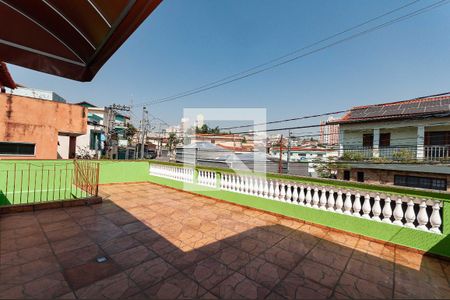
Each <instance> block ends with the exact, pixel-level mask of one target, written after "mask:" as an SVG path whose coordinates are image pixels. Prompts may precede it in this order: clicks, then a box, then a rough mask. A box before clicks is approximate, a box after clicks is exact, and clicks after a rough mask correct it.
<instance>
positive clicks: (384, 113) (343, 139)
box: [330, 94, 450, 190]
mask: <svg viewBox="0 0 450 300" xmlns="http://www.w3.org/2000/svg"><path fill="white" fill-rule="evenodd" d="M330 124H339V126H340V132H339V156H340V158H341V159H342V160H345V161H352V162H351V163H349V164H348V166H347V167H346V168H345V169H343V170H340V172H339V178H340V179H344V180H354V181H360V182H371V183H372V182H373V183H381V184H391V185H399V186H409V187H417V188H428V189H437V190H449V187H448V181H449V180H450V168H449V166H448V165H445V164H439V163H448V161H449V159H450V94H446V95H440V96H435V97H425V98H419V99H412V100H407V101H400V102H392V103H384V104H377V105H368V106H359V107H354V108H352V109H351V110H350V111H349V112H348V113H347V114H346V115H345V116H344V117H343V118H341V119H339V120H336V121H332V122H330ZM363 161H364V162H363ZM413 162H427V164H426V165H424V164H415V163H413Z"/></svg>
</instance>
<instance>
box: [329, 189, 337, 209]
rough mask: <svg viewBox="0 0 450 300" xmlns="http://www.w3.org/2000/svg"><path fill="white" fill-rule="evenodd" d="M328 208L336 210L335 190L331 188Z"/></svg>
mask: <svg viewBox="0 0 450 300" xmlns="http://www.w3.org/2000/svg"><path fill="white" fill-rule="evenodd" d="M327 202H328V208H327V209H328V210H329V211H334V204H335V202H336V201H335V200H334V191H333V190H330V192H329V194H328V201H327Z"/></svg>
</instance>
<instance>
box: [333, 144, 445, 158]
mask: <svg viewBox="0 0 450 300" xmlns="http://www.w3.org/2000/svg"><path fill="white" fill-rule="evenodd" d="M376 153H378V155H376ZM417 154H418V150H417V146H389V147H379V148H378V149H377V148H374V147H363V146H345V145H344V147H343V155H341V158H342V159H344V160H371V159H386V160H391V161H410V162H412V161H417V160H425V161H431V162H443V161H449V160H450V145H435V146H433V145H425V146H424V148H423V158H418V155H417Z"/></svg>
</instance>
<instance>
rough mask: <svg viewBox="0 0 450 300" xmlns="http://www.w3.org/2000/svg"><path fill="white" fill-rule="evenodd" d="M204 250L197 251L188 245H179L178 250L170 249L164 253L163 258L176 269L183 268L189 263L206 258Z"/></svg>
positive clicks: (188, 265)
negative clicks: (170, 250)
mask: <svg viewBox="0 0 450 300" xmlns="http://www.w3.org/2000/svg"><path fill="white" fill-rule="evenodd" d="M208 256H209V255H207V254H206V253H204V252H201V251H198V250H196V249H194V248H192V247H190V246H186V248H185V247H183V246H181V249H180V250H176V251H172V252H169V253H167V254H166V255H164V259H165V260H166V261H168V262H169V263H170V264H171V265H172V266H174V267H175V268H176V269H178V270H183V269H185V268H187V267H190V266H191V265H193V264H195V263H197V262H199V261H201V260H203V259H205V258H207V257H208Z"/></svg>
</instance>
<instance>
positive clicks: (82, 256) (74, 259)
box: [56, 244, 106, 269]
mask: <svg viewBox="0 0 450 300" xmlns="http://www.w3.org/2000/svg"><path fill="white" fill-rule="evenodd" d="M105 255H106V254H105V253H104V252H103V250H101V249H100V247H99V246H98V245H96V244H91V245H88V246H86V247H83V248H78V249H74V250H71V251H67V252H62V253H58V254H57V255H56V257H57V259H58V261H59V263H60V264H61V267H62V268H64V269H68V268H73V267H76V266H79V265H82V264H85V263H87V262H89V261H92V260H94V259H95V258H96V257H99V256H105Z"/></svg>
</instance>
